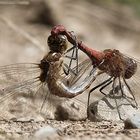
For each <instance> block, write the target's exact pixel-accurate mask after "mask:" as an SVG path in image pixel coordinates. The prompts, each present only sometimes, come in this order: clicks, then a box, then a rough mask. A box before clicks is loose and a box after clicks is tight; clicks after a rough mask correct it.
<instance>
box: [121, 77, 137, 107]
mask: <svg viewBox="0 0 140 140" xmlns="http://www.w3.org/2000/svg"><path fill="white" fill-rule="evenodd" d="M123 81H124V83H125V85H126V86H127V88H128V90H129V91H130V94H131V95H132V96H133V99H134V101H135V104H136V105H135V107H136V108H137V106H138V103H137V102H136V99H135V96H134V94H133V92H132V90H131V88H130V86H129V85H128V84H127V82H126V80H125V78H124V77H123Z"/></svg>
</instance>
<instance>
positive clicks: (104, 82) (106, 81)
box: [87, 77, 112, 107]
mask: <svg viewBox="0 0 140 140" xmlns="http://www.w3.org/2000/svg"><path fill="white" fill-rule="evenodd" d="M111 79H112V77H110V78H109V79H107V80H105V81H103V82H102V83H100V84H99V85H97V86H95V87H93V88H92V89H91V90H90V91H89V93H88V102H87V107H88V106H89V101H90V95H91V92H92V91H94V90H95V89H97V88H99V87H101V86H102V85H104V84H106V83H108V82H109V81H110V80H111Z"/></svg>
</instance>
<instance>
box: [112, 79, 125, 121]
mask: <svg viewBox="0 0 140 140" xmlns="http://www.w3.org/2000/svg"><path fill="white" fill-rule="evenodd" d="M115 79H116V78H114V79H113V84H112V89H113V90H112V92H113V97H114V100H115V104H116V108H117V112H118V115H119V118H120V120H122V121H124V120H123V118H122V117H121V113H120V110H119V106H118V103H117V100H116V98H115Z"/></svg>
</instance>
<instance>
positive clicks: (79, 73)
mask: <svg viewBox="0 0 140 140" xmlns="http://www.w3.org/2000/svg"><path fill="white" fill-rule="evenodd" d="M67 41H69V42H70V43H71V44H72V47H71V48H67ZM48 46H49V49H50V51H49V53H48V54H47V55H46V56H45V57H44V58H43V59H42V60H41V62H40V63H32V64H27V63H24V64H13V65H8V66H2V67H0V81H1V90H0V103H1V104H2V105H0V106H1V108H2V109H6V107H5V106H6V104H7V102H10V101H12V100H13V99H14V103H11V105H12V104H16V103H17V102H18V101H20V102H23V103H24V104H26V103H27V102H25V101H24V100H23V99H22V98H21V96H27V97H30V98H32V99H33V101H34V103H35V104H37V99H39V98H42V99H43V101H42V104H40V110H43V109H44V108H45V107H46V105H45V104H48V103H50V101H49V99H50V98H51V96H57V97H59V98H74V97H76V96H77V95H79V94H82V93H83V92H84V91H85V90H86V89H87V88H89V87H90V85H91V84H92V83H93V84H94V82H96V83H98V84H97V85H95V86H94V87H91V89H90V91H89V94H88V101H87V103H88V106H89V102H90V95H91V93H92V92H93V91H94V90H96V89H99V91H100V92H101V93H102V94H103V95H105V98H106V99H107V100H108V99H113V100H114V102H115V105H112V107H114V108H116V109H117V111H118V114H119V117H120V119H123V118H122V116H121V112H120V108H121V107H122V106H125V105H127V106H132V107H134V108H138V102H137V101H136V99H138V100H139V94H138V93H137V92H138V83H137V82H139V81H138V80H137V81H136V80H135V79H134V78H135V77H136V78H137V79H138V74H139V73H138V67H139V62H137V61H136V60H135V59H133V58H131V57H128V56H126V55H124V54H122V53H121V52H119V51H118V50H115V49H114V50H111V49H107V50H104V51H101V52H100V51H96V50H94V49H91V48H89V47H87V46H85V45H84V44H83V43H82V42H80V41H78V40H77V38H76V36H75V35H74V34H73V33H72V32H69V31H67V30H66V29H65V28H64V26H62V25H58V26H55V27H54V28H53V29H52V31H51V35H50V36H49V37H48ZM79 50H81V51H82V52H84V53H85V54H86V55H87V56H88V57H89V58H88V59H86V60H84V61H83V62H81V63H79ZM69 52H72V53H71V55H68V53H69ZM65 58H68V59H70V61H69V64H66V63H64V62H63V61H64V59H65ZM73 61H76V65H75V66H73V65H72V62H73ZM48 91H49V92H48ZM18 97H19V98H18ZM27 104H28V103H27ZM50 104H52V105H53V104H54V103H53V102H51V103H50ZM106 104H107V105H108V106H110V105H111V103H110V102H108V101H106ZM48 109H49V108H48ZM46 110H47V109H46Z"/></svg>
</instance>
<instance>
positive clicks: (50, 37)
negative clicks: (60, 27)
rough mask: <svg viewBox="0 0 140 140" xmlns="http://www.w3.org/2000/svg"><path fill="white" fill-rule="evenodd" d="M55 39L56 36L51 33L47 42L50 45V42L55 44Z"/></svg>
mask: <svg viewBox="0 0 140 140" xmlns="http://www.w3.org/2000/svg"><path fill="white" fill-rule="evenodd" d="M54 41H55V38H54V37H53V36H51V35H50V36H49V37H48V41H47V43H48V45H49V44H53V43H54Z"/></svg>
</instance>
